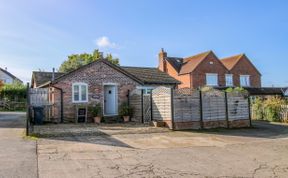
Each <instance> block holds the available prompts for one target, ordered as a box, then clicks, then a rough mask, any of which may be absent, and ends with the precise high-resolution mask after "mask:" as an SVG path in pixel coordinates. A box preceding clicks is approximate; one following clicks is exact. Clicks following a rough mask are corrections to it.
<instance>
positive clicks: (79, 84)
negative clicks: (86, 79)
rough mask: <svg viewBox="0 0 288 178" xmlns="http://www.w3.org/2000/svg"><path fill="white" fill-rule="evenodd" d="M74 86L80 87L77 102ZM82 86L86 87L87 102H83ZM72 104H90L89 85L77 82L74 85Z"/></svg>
mask: <svg viewBox="0 0 288 178" xmlns="http://www.w3.org/2000/svg"><path fill="white" fill-rule="evenodd" d="M74 86H78V87H79V91H78V92H79V101H75V98H74V92H75V91H74ZM81 86H85V87H86V100H82V90H81ZM72 102H73V103H87V102H88V84H87V83H82V82H76V83H73V84H72Z"/></svg>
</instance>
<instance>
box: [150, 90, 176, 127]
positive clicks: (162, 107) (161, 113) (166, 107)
mask: <svg viewBox="0 0 288 178" xmlns="http://www.w3.org/2000/svg"><path fill="white" fill-rule="evenodd" d="M171 112H172V105H171V88H166V87H158V88H156V89H154V90H153V91H152V114H153V120H155V121H161V122H163V123H165V125H166V126H168V127H169V128H172V114H171Z"/></svg>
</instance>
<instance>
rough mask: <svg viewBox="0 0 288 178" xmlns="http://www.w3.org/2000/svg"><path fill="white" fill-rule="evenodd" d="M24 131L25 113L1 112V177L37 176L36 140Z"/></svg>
mask: <svg viewBox="0 0 288 178" xmlns="http://www.w3.org/2000/svg"><path fill="white" fill-rule="evenodd" d="M24 131H25V113H16V112H13V113H4V112H0V178H2V177H3V178H12V177H13V178H18V177H21V178H26V177H27V178H34V177H37V157H36V142H35V141H33V140H27V139H23V136H24Z"/></svg>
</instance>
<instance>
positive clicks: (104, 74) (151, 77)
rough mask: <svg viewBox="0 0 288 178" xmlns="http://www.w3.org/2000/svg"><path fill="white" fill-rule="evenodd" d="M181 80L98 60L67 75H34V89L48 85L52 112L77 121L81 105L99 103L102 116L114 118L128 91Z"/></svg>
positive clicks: (145, 89) (153, 70)
mask: <svg viewBox="0 0 288 178" xmlns="http://www.w3.org/2000/svg"><path fill="white" fill-rule="evenodd" d="M179 83H180V82H179V81H178V80H176V79H174V78H173V77H171V76H169V75H168V74H166V73H165V72H162V71H160V70H159V69H158V68H147V67H122V66H118V65H114V64H112V63H110V62H109V61H108V60H106V59H100V60H97V61H95V62H92V63H90V64H87V65H85V66H82V67H80V68H78V69H76V70H74V71H72V72H69V73H66V74H64V73H56V72H33V74H32V87H33V88H49V91H50V92H49V93H50V94H49V103H53V104H54V106H55V107H53V111H52V113H51V115H53V117H54V118H58V119H59V118H65V119H66V120H68V121H72V122H78V120H77V119H76V118H77V117H76V114H77V112H78V111H77V108H79V107H82V106H85V107H87V106H90V105H95V104H96V103H100V104H101V105H102V106H103V115H104V116H107V117H109V116H112V117H113V116H117V115H118V107H119V105H120V104H121V103H123V102H127V100H128V93H129V91H132V90H134V89H136V88H138V89H142V90H143V92H144V93H149V92H151V90H152V89H153V88H155V87H158V86H165V87H170V88H175V87H176V86H177V84H179ZM61 95H62V96H61ZM61 99H62V101H63V115H62V116H61V115H60V114H61V112H60V109H61ZM88 114H89V113H88ZM88 118H90V117H88ZM86 121H87V120H86ZM88 121H89V120H88Z"/></svg>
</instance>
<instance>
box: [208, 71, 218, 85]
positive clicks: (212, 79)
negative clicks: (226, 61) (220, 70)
mask: <svg viewBox="0 0 288 178" xmlns="http://www.w3.org/2000/svg"><path fill="white" fill-rule="evenodd" d="M206 85H207V86H218V74H206Z"/></svg>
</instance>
